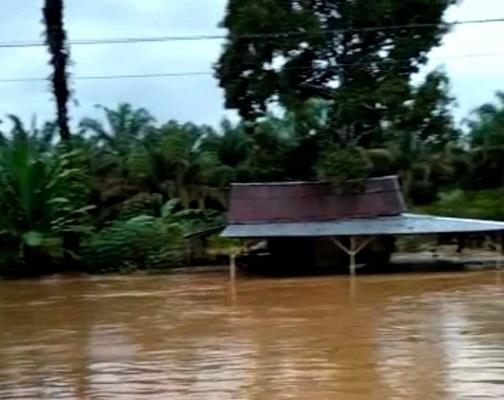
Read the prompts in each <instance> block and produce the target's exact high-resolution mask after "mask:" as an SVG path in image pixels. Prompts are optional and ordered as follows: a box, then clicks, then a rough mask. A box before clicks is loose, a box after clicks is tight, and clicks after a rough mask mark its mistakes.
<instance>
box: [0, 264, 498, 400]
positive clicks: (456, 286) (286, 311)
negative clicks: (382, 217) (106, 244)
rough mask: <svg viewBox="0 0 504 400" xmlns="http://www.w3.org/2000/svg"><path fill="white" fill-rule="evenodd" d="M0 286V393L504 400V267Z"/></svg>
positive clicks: (19, 396) (79, 396)
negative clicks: (360, 274) (233, 280)
mask: <svg viewBox="0 0 504 400" xmlns="http://www.w3.org/2000/svg"><path fill="white" fill-rule="evenodd" d="M502 274H503V276H500V275H499V273H497V272H485V273H463V274H459V273H456V274H429V275H418V274H415V275H390V276H379V277H372V276H369V277H358V278H357V279H354V280H351V279H349V278H346V277H316V278H289V279H260V278H245V277H240V278H239V279H238V280H237V282H236V284H235V286H234V287H233V286H231V285H230V284H229V281H228V279H227V276H226V274H225V273H219V272H215V273H205V274H190V275H178V276H165V277H136V278H133V277H121V278H78V279H76V278H74V279H68V278H65V279H56V278H51V279H45V280H40V281H18V282H0V398H1V399H219V400H226V399H257V400H262V399H268V400H270V399H309V400H310V399H317V400H318V399H320V400H325V399H338V400H361V399H366V400H369V399H370V400H374V399H377V400H387V399H401V400H402V399H408V400H416V399H418V400H430V399H432V400H448V399H450V400H451V399H457V400H459V399H499V400H502V399H504V286H503V284H502V283H503V282H504V273H502Z"/></svg>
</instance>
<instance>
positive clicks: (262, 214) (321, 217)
mask: <svg viewBox="0 0 504 400" xmlns="http://www.w3.org/2000/svg"><path fill="white" fill-rule="evenodd" d="M404 212H406V206H405V203H404V199H403V196H402V193H401V190H400V186H399V183H398V180H397V177H384V178H374V179H370V180H369V181H368V182H367V184H366V187H365V189H364V190H362V191H360V192H358V193H356V192H353V193H349V192H346V191H343V190H341V189H338V188H334V187H332V186H331V185H330V184H327V183H309V182H289V183H265V184H260V183H252V184H235V185H233V186H232V188H231V203H230V211H229V214H228V223H230V224H251V223H270V222H309V221H332V220H343V219H356V218H378V217H384V216H395V215H400V214H402V213H404Z"/></svg>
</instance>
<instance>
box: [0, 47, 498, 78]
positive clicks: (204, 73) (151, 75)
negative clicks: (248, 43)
mask: <svg viewBox="0 0 504 400" xmlns="http://www.w3.org/2000/svg"><path fill="white" fill-rule="evenodd" d="M499 56H504V53H480V54H462V55H457V56H445V57H433V59H437V60H457V59H467V58H479V57H499ZM392 62H394V63H401V62H410V60H409V59H402V60H393V61H392ZM375 64H376V63H370V62H368V63H359V64H338V65H337V66H336V68H338V67H361V66H366V65H375ZM310 69H314V68H311V67H304V68H293V70H310ZM228 72H241V70H228ZM214 73H215V72H214V71H185V72H184V71H181V72H166V73H145V74H122V75H121V74H118V75H94V76H75V77H72V79H74V80H81V81H99V80H118V79H142V78H174V77H190V76H208V75H213V74H214ZM23 82H47V78H5V79H0V83H23Z"/></svg>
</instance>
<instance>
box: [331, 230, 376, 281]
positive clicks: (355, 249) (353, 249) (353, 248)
mask: <svg viewBox="0 0 504 400" xmlns="http://www.w3.org/2000/svg"><path fill="white" fill-rule="evenodd" d="M332 240H333V242H334V244H336V246H338V247H339V248H340V249H341V250H343V251H344V252H345V253H346V254H348V255H349V256H350V275H352V276H353V275H355V272H356V270H357V264H356V262H355V257H356V256H357V254H359V253H360V252H361V251H362V250H364V248H365V247H366V246H367V245H368V244H369V243H371V242H372V241H373V240H374V237H368V238H367V239H366V240H364V241H363V242H362V243H361V244H360V245H359V246H357V238H356V237H355V236H350V248H349V249H347V248H346V247H345V246H343V244H342V243H341V242H340V241H339V240H338V239H336V238H332Z"/></svg>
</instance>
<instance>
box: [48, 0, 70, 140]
mask: <svg viewBox="0 0 504 400" xmlns="http://www.w3.org/2000/svg"><path fill="white" fill-rule="evenodd" d="M63 10H64V4H63V0H45V1H44V8H43V15H44V23H45V37H46V43H47V46H48V48H49V53H50V54H51V65H52V68H53V72H52V75H51V84H52V90H53V93H54V97H55V100H56V110H57V112H56V115H57V121H58V127H59V133H60V136H61V140H63V141H66V142H68V141H69V140H70V128H69V126H68V119H69V117H68V100H69V99H70V90H69V88H68V73H67V67H68V63H69V58H70V57H69V50H68V47H67V45H66V40H67V38H66V33H65V29H64V23H63V20H64V13H63Z"/></svg>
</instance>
